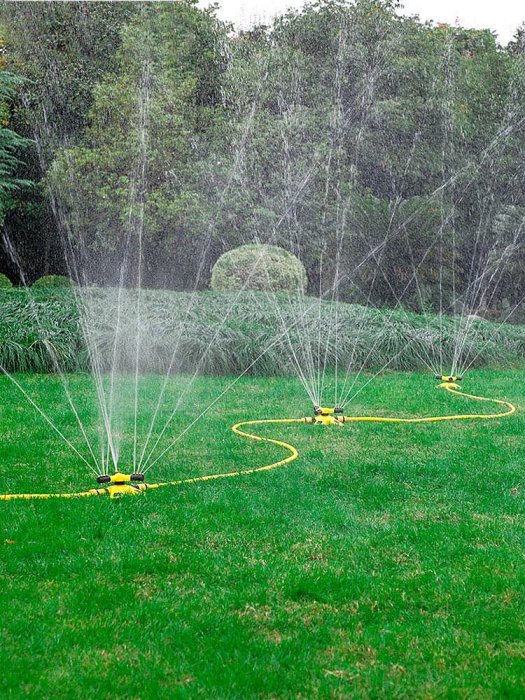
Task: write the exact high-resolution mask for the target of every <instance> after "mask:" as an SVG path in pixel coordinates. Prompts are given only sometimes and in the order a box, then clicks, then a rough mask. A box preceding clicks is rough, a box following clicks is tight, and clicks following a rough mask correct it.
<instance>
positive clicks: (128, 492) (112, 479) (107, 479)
mask: <svg viewBox="0 0 525 700" xmlns="http://www.w3.org/2000/svg"><path fill="white" fill-rule="evenodd" d="M134 482H139V483H134ZM143 482H144V474H123V473H122V472H115V474H103V475H102V476H99V477H97V483H98V484H111V486H108V487H107V488H106V489H104V491H106V492H107V493H108V494H109V497H110V498H122V496H137V495H138V494H139V493H142V492H143V491H145V490H146V489H147V488H148V487H147V484H145V483H143Z"/></svg>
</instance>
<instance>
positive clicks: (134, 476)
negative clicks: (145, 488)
mask: <svg viewBox="0 0 525 700" xmlns="http://www.w3.org/2000/svg"><path fill="white" fill-rule="evenodd" d="M129 480H130V481H144V474H130V477H129Z"/></svg>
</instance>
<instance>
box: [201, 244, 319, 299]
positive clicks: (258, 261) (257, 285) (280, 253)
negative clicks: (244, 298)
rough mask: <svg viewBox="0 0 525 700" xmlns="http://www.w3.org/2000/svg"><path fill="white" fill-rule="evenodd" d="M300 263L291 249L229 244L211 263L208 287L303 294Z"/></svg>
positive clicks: (303, 278) (304, 286) (218, 290)
mask: <svg viewBox="0 0 525 700" xmlns="http://www.w3.org/2000/svg"><path fill="white" fill-rule="evenodd" d="M307 282H308V280H307V277H306V270H305V269H304V265H303V264H302V262H301V261H300V260H299V258H297V257H296V256H295V255H293V253H290V252H289V251H287V250H285V249H284V248H279V246H276V245H267V244H251V245H242V246H240V247H239V248H233V249H232V250H229V251H228V252H227V253H224V254H223V255H221V257H220V258H219V259H218V260H217V262H216V263H215V265H214V266H213V270H212V274H211V283H210V287H211V288H212V289H213V291H214V292H235V291H239V290H241V289H250V290H258V291H272V292H291V293H292V294H304V293H305V291H306V285H307Z"/></svg>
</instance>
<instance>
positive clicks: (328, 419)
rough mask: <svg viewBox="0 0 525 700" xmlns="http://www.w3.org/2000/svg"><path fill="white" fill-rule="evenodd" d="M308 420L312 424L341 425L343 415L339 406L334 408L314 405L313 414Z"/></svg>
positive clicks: (343, 419) (343, 420)
mask: <svg viewBox="0 0 525 700" xmlns="http://www.w3.org/2000/svg"><path fill="white" fill-rule="evenodd" d="M308 422H309V423H313V424H314V425H342V424H343V423H344V422H345V417H344V415H343V409H342V407H341V406H336V407H335V408H326V407H324V406H314V416H313V418H311V419H310V420H309V421H308Z"/></svg>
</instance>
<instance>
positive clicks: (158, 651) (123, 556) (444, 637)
mask: <svg viewBox="0 0 525 700" xmlns="http://www.w3.org/2000/svg"><path fill="white" fill-rule="evenodd" d="M19 378H20V381H21V382H22V383H23V386H24V387H25V388H26V389H27V390H28V391H29V392H30V393H31V396H33V397H34V398H35V399H36V400H38V402H39V403H41V405H42V406H43V407H45V409H46V410H47V411H48V412H49V414H50V416H52V417H53V419H54V420H55V421H56V422H57V425H58V426H59V427H60V429H61V430H63V432H64V433H65V434H66V435H68V436H71V437H72V439H73V440H74V442H75V445H76V446H78V447H79V448H80V447H81V445H82V441H81V440H80V439H79V437H78V435H79V431H78V429H77V428H76V426H75V420H74V418H73V417H72V415H71V414H70V412H68V411H67V403H66V402H65V399H64V394H63V391H62V389H61V385H60V381H59V380H58V379H57V378H56V377H49V376H36V375H33V376H20V377H19ZM69 381H70V387H71V390H72V393H73V395H74V396H75V398H76V399H78V405H79V409H80V412H81V414H82V417H83V419H85V421H86V423H87V424H88V425H90V426H94V425H95V423H96V410H95V408H94V405H93V402H92V399H91V395H92V389H91V388H90V383H89V380H88V379H87V378H86V377H85V376H82V375H76V376H72V377H70V380H69ZM181 381H182V380H181ZM160 382H161V379H159V378H157V377H150V378H147V379H145V381H144V387H143V390H144V405H145V413H146V414H147V412H148V411H151V407H152V406H153V405H154V402H155V399H156V396H157V392H158V387H159V386H160ZM179 383H180V382H179V380H175V381H174V385H173V386H170V389H169V392H168V396H167V405H169V403H170V401H171V397H172V396H175V395H176V392H177V389H178V386H179ZM227 383H228V379H227V378H201V379H199V380H198V381H197V383H196V385H195V388H194V391H193V392H192V394H191V400H190V401H188V402H187V403H186V405H185V406H184V408H183V410H182V411H181V414H180V416H179V417H178V418H177V421H176V422H175V424H174V426H173V427H172V429H171V431H170V433H171V436H175V435H177V434H178V433H179V432H180V430H182V429H183V428H184V426H185V425H187V424H188V423H189V422H190V421H191V419H192V418H193V416H194V415H196V414H197V413H198V412H199V411H200V410H202V408H203V407H204V406H205V405H206V404H207V403H208V402H209V401H211V400H212V399H213V398H214V397H215V396H217V395H218V393H219V392H220V390H221V389H222V388H223V387H224V386H226V385H227ZM435 385H436V382H435V380H433V379H432V378H431V377H428V376H425V375H415V374H391V375H385V376H382V377H381V378H378V379H376V380H375V381H374V382H372V383H371V384H370V385H369V386H367V387H366V389H365V390H364V391H363V392H362V393H361V394H359V397H358V399H357V400H356V402H355V405H354V406H352V407H351V409H350V412H351V413H355V414H360V413H369V414H380V415H389V414H390V415H401V416H410V415H415V414H417V415H423V414H425V415H432V414H445V413H450V412H470V411H471V410H472V409H474V410H475V411H476V412H477V411H479V410H480V409H481V410H486V411H487V412H489V411H490V410H491V409H492V406H490V404H487V405H486V406H484V405H481V404H478V403H475V402H472V401H469V400H467V399H462V398H456V397H453V396H450V395H447V394H446V393H445V392H444V391H441V390H437V389H435ZM464 388H465V390H466V391H472V392H473V393H480V394H483V395H487V396H497V397H500V398H505V399H508V400H510V401H513V402H515V403H516V404H517V405H518V407H520V406H525V393H524V384H523V375H522V373H521V372H519V371H515V370H513V371H498V372H496V371H476V372H472V373H471V374H470V375H468V377H467V379H466V381H465V387H464ZM0 390H1V396H2V401H1V407H0V415H1V442H0V457H1V461H0V470H1V479H2V487H1V490H2V491H4V492H9V491H14V490H29V491H35V490H37V491H46V490H62V489H69V490H79V489H84V488H86V487H91V486H92V485H93V478H92V476H91V475H90V473H89V471H88V470H87V469H86V468H85V467H84V466H83V465H82V463H81V462H79V460H78V459H77V458H76V457H75V455H74V454H73V453H72V452H71V451H70V450H69V449H68V448H67V446H66V445H62V444H61V443H60V441H59V439H58V437H57V436H56V435H54V434H53V433H52V432H51V431H50V429H49V428H48V427H47V426H46V425H45V424H44V423H43V422H42V420H41V419H40V417H39V416H38V415H37V414H36V413H35V412H34V411H33V409H32V408H31V407H30V406H29V404H27V402H25V401H24V399H23V398H20V396H19V394H18V392H17V390H16V389H15V388H14V387H13V386H12V385H11V384H10V383H9V381H8V380H7V379H5V378H4V379H2V381H1V382H0ZM170 392H171V393H170ZM166 410H167V409H166ZM309 411H310V407H309V405H308V402H307V401H306V400H305V398H304V395H303V393H302V390H301V387H300V385H299V384H298V383H297V382H296V381H295V380H292V379H280V378H275V379H252V378H248V379H244V380H242V381H240V382H239V383H238V384H237V386H236V388H235V390H234V391H233V392H232V393H231V394H230V395H228V396H227V397H225V398H224V400H222V401H221V402H220V403H218V404H217V405H216V406H214V407H213V409H212V410H211V411H210V412H209V414H208V415H207V416H206V417H205V418H203V419H202V420H201V422H199V423H198V424H197V425H195V426H194V428H193V429H192V430H191V431H190V432H189V433H188V434H187V435H186V436H185V438H184V439H183V440H182V441H181V442H180V443H179V444H178V446H177V449H176V450H174V451H173V452H171V453H170V454H169V455H167V456H166V459H165V460H162V461H161V462H159V463H158V465H156V467H155V468H154V469H152V470H151V472H150V474H151V477H152V480H157V479H158V480H163V479H168V478H180V477H186V476H194V475H198V474H206V473H213V472H218V471H223V470H225V469H231V468H234V469H235V468H246V467H252V466H260V465H263V464H265V463H267V462H268V461H271V460H272V459H273V458H276V459H279V458H281V457H282V456H284V452H283V451H282V450H280V449H279V448H277V447H274V446H271V445H265V444H256V443H251V442H248V441H243V440H242V439H240V438H238V437H236V436H234V435H233V434H232V433H231V432H230V426H231V424H232V423H234V422H235V421H238V420H242V419H254V418H259V417H261V418H262V417H288V416H301V415H305V414H307V413H309ZM146 426H147V421H146V419H145V418H144V420H143V421H142V422H141V424H140V430H141V431H144V430H145V428H146ZM524 430H525V412H522V411H521V410H520V411H519V412H518V413H517V414H516V415H515V416H512V417H510V418H505V419H501V420H495V421H490V422H489V421H487V422H482V421H472V422H462V423H461V422H459V423H442V424H433V425H432V424H429V425H413V426H399V425H377V424H375V425H374V424H360V425H352V424H350V425H347V426H344V427H343V428H314V427H312V426H304V425H298V426H282V427H281V426H268V427H265V428H261V430H260V432H261V434H264V435H267V436H269V437H276V438H280V439H283V440H286V441H288V442H291V443H292V444H294V445H296V446H297V448H298V449H299V452H300V458H299V460H297V461H296V462H294V463H293V464H291V465H290V466H289V467H285V468H283V469H280V470H276V471H274V472H271V473H262V474H256V475H252V476H247V477H241V478H236V479H229V480H224V481H215V482H209V483H204V484H199V485H193V486H191V485H190V486H184V487H179V488H172V489H171V488H167V489H164V490H158V491H152V492H149V493H146V494H145V495H143V496H141V497H137V498H126V499H121V500H119V501H110V500H109V499H107V498H92V499H86V500H69V501H67V500H63V501H62V500H59V501H31V502H3V503H2V502H0V521H1V537H0V552H1V562H0V581H1V587H2V592H3V611H2V618H1V623H0V660H1V664H2V674H1V677H0V697H2V698H9V697H25V696H30V697H37V698H62V697H63V698H104V697H123V698H150V697H151V698H171V697H205V698H233V697H238V698H250V697H275V698H281V697H286V698H299V697H303V698H311V697H315V696H319V697H359V698H360V697H388V698H390V697H421V698H432V697H461V698H463V697H465V698H466V697H472V698H490V697H516V698H518V697H520V698H521V697H523V696H524V695H525V680H524V679H525V673H524V669H525V635H524V632H525V629H524V627H525V624H524V620H525V614H524V613H525V610H524V582H525V565H524V558H523V551H524V539H525V538H524V525H525V516H524V508H523V505H524V502H523V501H524V493H525V441H524V440H523V435H524ZM129 445H130V439H129V434H124V436H123V456H124V458H126V455H128V456H129V454H130V446H129Z"/></svg>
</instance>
